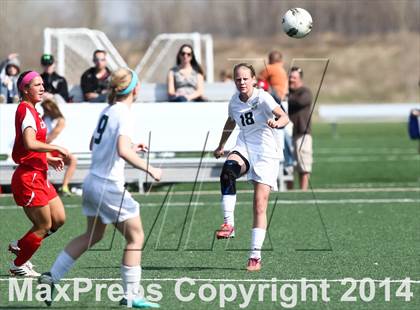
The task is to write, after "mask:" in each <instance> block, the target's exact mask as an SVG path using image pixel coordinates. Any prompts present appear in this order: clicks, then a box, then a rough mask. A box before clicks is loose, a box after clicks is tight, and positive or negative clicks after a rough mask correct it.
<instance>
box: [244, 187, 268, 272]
mask: <svg viewBox="0 0 420 310" xmlns="http://www.w3.org/2000/svg"><path fill="white" fill-rule="evenodd" d="M270 190H271V187H270V186H269V185H266V184H262V183H257V182H255V183H254V223H253V226H252V227H253V228H252V235H251V251H250V253H249V259H248V266H247V270H248V271H259V270H260V269H261V249H262V246H263V243H264V239H265V233H266V230H267V206H268V198H269V196H270Z"/></svg>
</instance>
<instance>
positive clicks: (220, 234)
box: [216, 224, 235, 239]
mask: <svg viewBox="0 0 420 310" xmlns="http://www.w3.org/2000/svg"><path fill="white" fill-rule="evenodd" d="M216 237H217V239H229V238H235V227H233V226H232V225H229V224H222V225H221V226H220V229H219V230H218V231H216Z"/></svg>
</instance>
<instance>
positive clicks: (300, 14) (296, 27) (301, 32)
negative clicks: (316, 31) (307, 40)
mask: <svg viewBox="0 0 420 310" xmlns="http://www.w3.org/2000/svg"><path fill="white" fill-rule="evenodd" d="M282 26H283V30H284V32H285V33H286V34H287V35H288V36H289V37H292V38H303V37H304V36H306V35H308V33H309V32H311V30H312V17H311V14H309V13H308V11H306V10H304V9H301V8H294V9H290V10H288V11H287V12H286V14H284V16H283V20H282Z"/></svg>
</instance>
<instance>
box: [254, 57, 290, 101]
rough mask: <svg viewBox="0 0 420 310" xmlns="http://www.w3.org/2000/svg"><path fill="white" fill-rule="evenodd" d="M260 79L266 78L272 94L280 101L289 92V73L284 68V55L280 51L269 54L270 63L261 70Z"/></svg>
mask: <svg viewBox="0 0 420 310" xmlns="http://www.w3.org/2000/svg"><path fill="white" fill-rule="evenodd" d="M258 78H259V79H261V80H265V81H267V82H268V84H269V85H270V86H271V90H272V94H271V95H272V96H273V97H274V99H276V101H277V102H278V103H280V102H281V101H282V100H284V99H285V97H286V94H287V91H288V89H287V73H286V70H284V68H283V56H282V54H281V53H280V52H279V51H272V52H271V53H270V54H269V55H268V65H267V66H266V67H265V68H264V69H263V70H262V71H261V72H260V74H259V76H258Z"/></svg>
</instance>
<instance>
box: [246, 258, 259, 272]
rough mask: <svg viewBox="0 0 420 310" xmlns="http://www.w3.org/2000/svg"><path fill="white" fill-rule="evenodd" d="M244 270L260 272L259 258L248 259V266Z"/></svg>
mask: <svg viewBox="0 0 420 310" xmlns="http://www.w3.org/2000/svg"><path fill="white" fill-rule="evenodd" d="M246 270H248V271H249V272H253V271H260V270H261V258H250V259H248V265H247V266H246Z"/></svg>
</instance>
